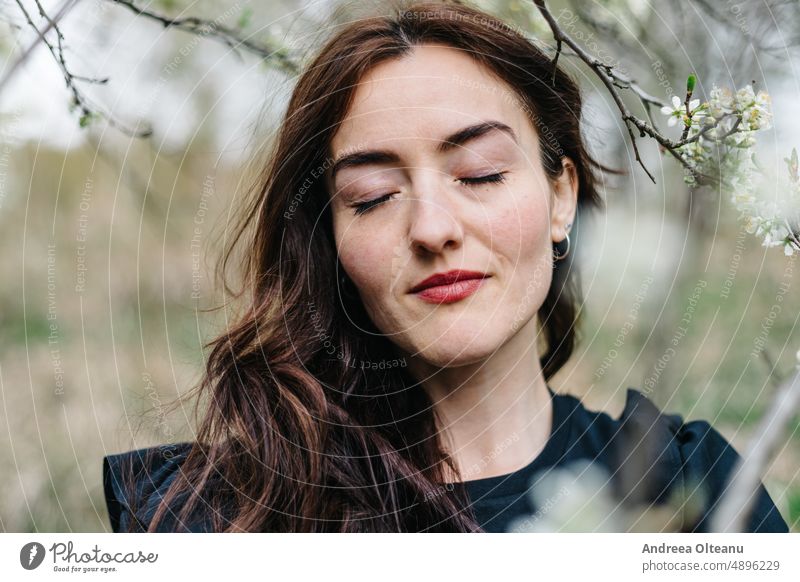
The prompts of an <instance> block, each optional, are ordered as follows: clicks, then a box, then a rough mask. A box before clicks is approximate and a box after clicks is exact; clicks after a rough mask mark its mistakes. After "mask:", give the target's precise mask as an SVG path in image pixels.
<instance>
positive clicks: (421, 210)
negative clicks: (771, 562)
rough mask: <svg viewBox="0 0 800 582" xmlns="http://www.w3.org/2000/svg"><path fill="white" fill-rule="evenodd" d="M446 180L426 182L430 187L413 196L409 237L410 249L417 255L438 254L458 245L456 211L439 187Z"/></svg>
mask: <svg viewBox="0 0 800 582" xmlns="http://www.w3.org/2000/svg"><path fill="white" fill-rule="evenodd" d="M446 180H447V178H444V177H442V176H439V177H438V178H435V179H434V180H431V181H430V182H427V184H429V185H431V187H428V188H426V189H425V190H424V191H417V192H415V193H414V195H413V200H412V204H411V220H410V224H409V231H408V236H409V240H410V246H411V249H412V251H413V252H415V253H417V254H420V255H424V254H437V253H441V252H443V251H444V250H445V249H457V248H458V247H459V246H461V242H462V239H463V230H462V227H461V223H460V220H459V218H458V217H459V214H458V213H459V209H458V207H457V205H456V204H453V203H452V202H451V195H450V194H451V193H450V192H448V191H447V187H446V186H444V185H443V184H442V182H443V181H446Z"/></svg>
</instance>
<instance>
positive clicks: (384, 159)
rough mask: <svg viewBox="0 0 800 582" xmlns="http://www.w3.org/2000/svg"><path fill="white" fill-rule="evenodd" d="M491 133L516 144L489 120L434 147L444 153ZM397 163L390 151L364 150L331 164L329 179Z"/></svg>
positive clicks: (505, 127) (502, 127) (510, 131)
mask: <svg viewBox="0 0 800 582" xmlns="http://www.w3.org/2000/svg"><path fill="white" fill-rule="evenodd" d="M493 131H503V132H505V133H507V134H508V135H509V136H511V139H513V140H514V141H515V142H517V135H516V134H515V133H514V130H513V129H511V128H510V127H509V126H508V125H506V124H505V123H503V122H501V121H493V120H490V121H482V122H480V123H476V124H474V125H470V126H467V127H464V128H462V129H459V130H458V131H456V132H455V133H452V134H450V135H448V136H447V137H446V138H444V139H443V140H442V141H440V142H439V145H438V146H437V147H436V151H437V152H439V153H445V152H447V151H449V150H452V149H454V148H456V147H458V146H462V145H464V144H465V143H466V142H468V141H470V140H473V139H477V138H479V137H481V136H483V135H486V134H488V133H490V132H493ZM399 161H400V156H398V155H397V154H396V153H394V152H392V151H385V150H366V151H358V152H353V153H351V154H347V155H345V156H342V157H341V158H339V159H338V160H336V161H335V162H334V163H333V166H332V167H331V177H330V179H331V180H333V179H334V178H335V177H336V173H337V172H338V171H339V170H342V169H344V168H352V167H356V166H364V165H367V164H389V163H396V162H399Z"/></svg>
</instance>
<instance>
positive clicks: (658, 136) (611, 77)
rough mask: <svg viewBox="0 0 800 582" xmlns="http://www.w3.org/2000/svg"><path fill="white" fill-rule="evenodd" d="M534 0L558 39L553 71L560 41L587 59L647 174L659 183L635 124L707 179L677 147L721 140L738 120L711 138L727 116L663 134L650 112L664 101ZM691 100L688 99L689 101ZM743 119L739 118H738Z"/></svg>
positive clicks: (734, 127)
mask: <svg viewBox="0 0 800 582" xmlns="http://www.w3.org/2000/svg"><path fill="white" fill-rule="evenodd" d="M533 3H534V4H535V5H536V8H537V9H538V10H539V12H540V13H541V15H542V16H543V17H544V19H545V20H546V21H547V24H548V25H549V26H550V30H551V31H552V33H553V38H554V39H555V41H556V47H557V48H556V55H555V57H554V59H553V66H554V75H555V66H556V64H557V62H558V56H559V54H560V53H561V52H562V50H561V45H562V43H563V44H565V45H567V46H568V47H569V48H570V49H572V51H573V52H574V54H575V56H577V57H578V58H579V59H581V60H582V61H583V62H584V63H586V64H587V65H588V66H589V67H590V68H591V69H592V70H593V71H594V73H595V74H596V75H597V77H598V78H599V79H600V80H601V81H602V82H603V85H605V87H606V89H607V90H608V92H609V94H610V95H611V98H612V99H613V100H614V103H615V104H616V105H617V109H619V111H620V114H621V117H622V120H623V122H624V123H625V128H626V129H627V130H628V135H629V136H630V138H631V144H632V146H633V151H634V154H635V156H636V161H637V162H639V165H640V166H641V167H642V169H643V170H644V171H645V173H646V174H647V176H648V177H649V178H650V180H652V181H653V183H654V184H655V183H656V180H655V178H654V177H653V174H651V173H650V171H649V170H648V169H647V167H646V166H645V165H644V162H643V161H642V158H641V155H640V153H639V147H638V145H637V143H636V136H635V134H634V128H635V129H637V130H638V132H639V137H645V136H646V135H647V136H650V137H652V138H653V139H655V140H656V141H657V142H658V144H659V145H660V146H661V147H662V148H663V149H664V150H665V151H667V152H669V154H670V155H671V156H672V157H674V158H675V159H676V160H678V162H680V164H681V165H682V166H683V167H684V168H686V169H687V170H688V171H689V172H691V173H692V175H693V176H695V177H696V178H702V179H707V178H708V176H704V175H702V174H699V173H698V172H697V170H696V169H695V168H693V167H692V166H691V165H690V164H689V163H688V162H687V161H686V160H685V159H684V158H683V156H682V155H681V153H680V152H679V151H678V150H679V149H680V148H681V147H683V146H685V145H687V144H689V143H692V142H695V141H697V140H699V139H700V138H701V137H703V138H704V139H711V141H721V140H723V139H724V138H725V137H728V136H730V135H731V134H732V133H734V132H735V131H736V130H737V129H738V127H739V122H737V123H734V126H733V129H732V130H731V131H730V132H727V133H726V134H725V135H724V136H721V137H720V136H715V137H713V138H709V136H708V134H709V132H710V131H711V130H712V129H715V128H716V127H717V126H718V125H719V124H720V123H721V122H722V120H724V119H726V118H727V116H725V117H722V118H720V119H717V120H715V122H714V123H713V124H711V125H709V126H708V127H706V128H703V130H702V131H700V132H698V134H697V135H695V136H692V137H686V136H685V135H684V136H682V139H679V140H678V141H673V140H671V139H669V138H668V137H666V136H664V135H663V134H662V133H661V132H659V131H658V129H656V127H655V125H654V124H652V121H653V119H652V116H651V115H650V106H651V105H656V106H659V107H663V106H664V103H663V102H662V101H660V100H659V99H657V98H656V97H653V96H652V95H650V94H648V93H647V92H646V91H644V90H643V89H642V88H641V87H639V85H637V84H636V82H635V81H633V79H631V78H629V77H627V76H625V75H623V74H621V73H619V72H617V71H615V70H614V67H612V66H610V65H607V64H605V63H603V62H602V61H600V60H599V59H596V58H595V57H593V56H592V55H590V54H589V53H587V52H586V51H585V50H584V49H583V48H582V47H581V46H580V45H579V44H578V43H577V42H576V41H575V40H574V39H572V37H570V36H569V35H568V34H567V33H566V32H564V30H563V29H562V28H561V26H560V25H559V24H558V21H557V20H556V18H555V17H554V16H553V14H552V13H551V12H550V10H549V9H548V8H547V6H546V4H545V0H533ZM618 89H628V90H630V91H632V92H633V93H634V94H635V95H636V96H637V97H638V98H639V100H640V101H641V102H642V105H643V106H644V108H645V111H646V112H647V115H648V117H649V118H650V121H651V123H647V122H646V121H644V120H642V119H640V118H638V117H637V116H635V115H633V114H632V113H631V112H630V110H629V109H628V107H627V105H625V102H624V100H623V99H622V95H621V94H620V92H619V90H618ZM687 103H688V102H687ZM739 121H740V120H739Z"/></svg>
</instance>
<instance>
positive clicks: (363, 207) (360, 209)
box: [353, 193, 394, 215]
mask: <svg viewBox="0 0 800 582" xmlns="http://www.w3.org/2000/svg"><path fill="white" fill-rule="evenodd" d="M392 196H394V193H392V194H384V195H383V196H378V197H377V198H375V199H374V200H367V201H366V202H361V203H359V204H354V205H353V207H354V208H355V210H354V211H353V213H354V214H356V215H361V214H364V213H365V212H368V211H369V210H370V209H371V208H373V207H375V206H378V205H379V204H383V203H384V202H386V201H387V200H389V199H390V198H391V197H392Z"/></svg>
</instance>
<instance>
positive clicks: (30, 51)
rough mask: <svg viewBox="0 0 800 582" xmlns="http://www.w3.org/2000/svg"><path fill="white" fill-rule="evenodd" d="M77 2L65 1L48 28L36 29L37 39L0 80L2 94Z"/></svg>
mask: <svg viewBox="0 0 800 582" xmlns="http://www.w3.org/2000/svg"><path fill="white" fill-rule="evenodd" d="M76 3H77V0H64V3H63V4H62V5H61V8H59V9H58V11H57V12H56V14H55V16H53V17H52V18H49V19H48V23H47V26H45V27H44V28H43V29H42V30H41V31H40V30H38V29H37V28H35V27H34V31H35V32H36V39H35V40H34V41H33V42H32V43H31V44H30V46H28V48H26V49H25V50H24V51H23V52H22V54H21V55H20V56H19V58H18V59H17V60H16V61H14V64H12V65H11V66H10V67H8V69H7V70H6V74H5V75H4V76H3V78H2V79H1V80H0V93H2V92H3V89H5V88H6V86H7V85H8V83H9V82H11V79H12V78H13V77H14V75H16V74H17V72H18V71H19V70H20V69H21V67H22V65H24V64H25V63H26V62H27V60H28V59H29V58H30V56H31V55H32V54H33V50H34V49H35V48H36V47H37V46H39V43H40V42H42V41H44V40H45V37H44V35H45V34H47V33H48V32H50V29H52V28H53V27H54V26H55V25H56V23H57V22H58V21H59V20H61V19H62V18H63V17H64V15H66V13H67V12H69V11H70V10H71V9H72V8H74V7H75V5H76Z"/></svg>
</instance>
